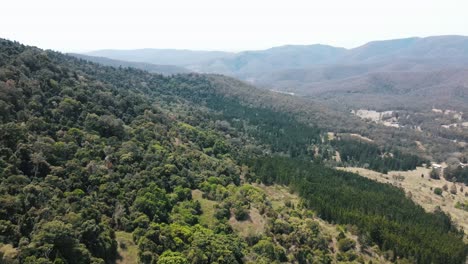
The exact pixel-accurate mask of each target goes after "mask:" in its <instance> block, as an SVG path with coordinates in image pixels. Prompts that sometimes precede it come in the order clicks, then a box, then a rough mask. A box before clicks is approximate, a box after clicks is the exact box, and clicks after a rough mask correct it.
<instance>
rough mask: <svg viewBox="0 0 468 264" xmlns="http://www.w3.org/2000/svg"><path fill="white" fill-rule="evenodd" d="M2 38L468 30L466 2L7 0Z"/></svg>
mask: <svg viewBox="0 0 468 264" xmlns="http://www.w3.org/2000/svg"><path fill="white" fill-rule="evenodd" d="M1 10H2V12H1V15H0V37H1V38H8V39H11V40H17V41H20V42H22V43H25V44H29V45H35V46H38V47H41V48H48V49H54V50H60V51H88V50H94V49H103V48H113V49H133V48H177V49H183V48H186V49H208V50H230V51H240V50H247V49H264V48H269V47H272V46H279V45H284V44H315V43H322V44H330V45H335V46H342V47H347V48H351V47H355V46H359V45H362V44H364V43H365V42H368V41H371V40H378V39H391V38H402V37H410V36H429V35H448V34H457V35H468V1H467V0H352V1H351V0H342V1H337V0H322V1H315V0H304V1H299V0H287V1H275V0H270V1H256V0H232V1H224V0H190V1H189V0H187V1H182V0H166V1H156V0H153V1H142V0H131V1H119V0H112V1H111V0H80V1H68V0H61V1H59V0H57V1H52V0H30V1H24V0H4V1H2V2H1Z"/></svg>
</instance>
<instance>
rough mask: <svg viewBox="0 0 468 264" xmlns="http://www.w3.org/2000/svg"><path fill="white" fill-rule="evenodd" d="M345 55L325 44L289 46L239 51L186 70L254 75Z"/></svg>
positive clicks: (340, 50)
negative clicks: (233, 54) (227, 56)
mask: <svg viewBox="0 0 468 264" xmlns="http://www.w3.org/2000/svg"><path fill="white" fill-rule="evenodd" d="M344 52H345V49H343V48H335V47H332V46H326V45H308V46H300V45H288V46H281V47H275V48H271V49H267V50H261V51H246V52H241V53H238V54H236V55H235V56H230V57H229V58H219V59H215V60H210V61H206V62H204V63H201V64H199V65H192V66H189V67H190V68H191V69H192V70H196V71H200V72H211V73H223V74H228V75H233V76H254V75H255V74H257V73H263V72H272V71H278V70H281V69H288V68H303V67H310V66H312V65H317V64H323V63H329V62H332V61H334V60H335V59H337V58H339V57H340V55H342V54H343V53H344Z"/></svg>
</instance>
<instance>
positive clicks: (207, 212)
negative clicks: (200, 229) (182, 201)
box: [192, 190, 217, 227]
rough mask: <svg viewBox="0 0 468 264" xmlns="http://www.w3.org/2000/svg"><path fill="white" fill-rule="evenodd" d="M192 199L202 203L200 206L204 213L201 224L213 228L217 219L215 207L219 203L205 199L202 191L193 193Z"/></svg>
mask: <svg viewBox="0 0 468 264" xmlns="http://www.w3.org/2000/svg"><path fill="white" fill-rule="evenodd" d="M192 199H193V200H195V201H198V202H200V206H201V209H202V212H203V213H202V215H201V216H200V224H202V225H206V226H207V227H213V226H214V221H215V219H216V218H215V217H214V212H215V208H214V207H215V205H216V204H217V202H216V201H211V200H208V199H205V198H203V192H202V191H200V190H193V191H192Z"/></svg>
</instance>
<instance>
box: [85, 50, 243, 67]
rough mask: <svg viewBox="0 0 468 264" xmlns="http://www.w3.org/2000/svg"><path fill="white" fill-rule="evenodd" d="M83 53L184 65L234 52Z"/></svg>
mask: <svg viewBox="0 0 468 264" xmlns="http://www.w3.org/2000/svg"><path fill="white" fill-rule="evenodd" d="M84 55H89V56H97V57H106V58H110V59H114V60H123V61H132V62H146V63H151V64H164V65H176V66H184V65H188V64H196V63H200V62H202V61H206V60H212V59H217V58H224V57H229V56H232V55H234V53H230V52H224V51H195V50H177V49H136V50H112V49H107V50H97V51H91V52H88V53H84Z"/></svg>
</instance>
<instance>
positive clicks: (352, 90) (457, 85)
mask: <svg viewBox="0 0 468 264" xmlns="http://www.w3.org/2000/svg"><path fill="white" fill-rule="evenodd" d="M91 54H93V53H91ZM94 54H99V55H100V56H108V57H113V58H120V59H124V60H130V61H147V62H151V63H162V62H164V63H165V64H172V65H179V64H183V65H184V67H185V68H187V69H190V70H191V71H195V72H202V73H220V74H225V75H229V76H234V77H237V78H241V79H243V80H246V81H248V82H250V83H252V84H254V85H257V86H260V87H264V88H266V89H274V90H278V91H283V92H290V93H294V94H296V95H301V96H309V97H314V98H316V99H317V100H324V102H325V103H327V104H328V103H330V102H341V101H342V102H344V103H345V105H346V106H347V108H348V109H349V108H351V109H352V108H357V107H369V108H375V107H377V106H381V108H382V107H383V106H385V107H389V108H391V107H393V108H405V107H407V106H412V107H413V108H414V109H417V110H422V109H428V107H431V106H437V107H441V108H450V107H453V106H455V107H457V110H460V111H467V110H468V109H467V107H466V105H468V103H467V100H468V99H467V98H466V94H467V93H468V91H467V89H468V83H467V79H466V72H465V69H468V37H465V36H434V37H426V38H417V37H413V38H405V39H395V40H383V41H373V42H369V43H367V44H365V45H362V46H360V47H357V48H353V49H344V48H336V47H332V46H327V45H288V46H281V47H275V48H271V49H267V50H260V51H245V52H240V53H235V54H234V53H220V52H217V53H211V52H205V53H203V52H195V51H174V50H169V51H164V50H150V49H148V50H139V51H98V52H94ZM193 56H195V57H196V58H194V57H193ZM181 57H187V59H185V60H183V61H181ZM431 81H433V82H431ZM422 84H424V87H422ZM390 86H391V87H392V88H391V90H393V91H397V93H392V92H391V91H390V90H389V89H390ZM347 94H351V95H350V96H348V95H347ZM366 97H368V98H369V99H372V100H367V103H366V100H364V99H363V98H366ZM452 102H453V103H452ZM334 106H335V105H334Z"/></svg>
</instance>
